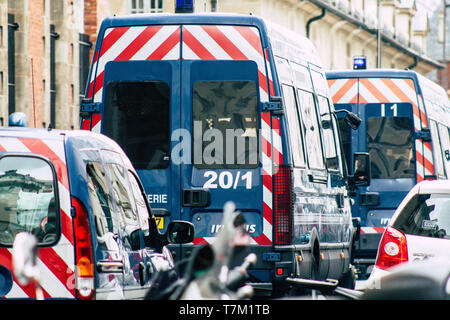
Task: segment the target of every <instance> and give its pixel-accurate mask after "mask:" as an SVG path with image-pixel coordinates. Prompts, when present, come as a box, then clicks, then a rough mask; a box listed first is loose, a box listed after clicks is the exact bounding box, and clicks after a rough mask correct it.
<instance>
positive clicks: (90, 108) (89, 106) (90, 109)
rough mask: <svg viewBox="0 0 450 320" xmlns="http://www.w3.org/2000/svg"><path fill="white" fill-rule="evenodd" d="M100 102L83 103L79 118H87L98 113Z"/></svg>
mask: <svg viewBox="0 0 450 320" xmlns="http://www.w3.org/2000/svg"><path fill="white" fill-rule="evenodd" d="M100 111H101V102H85V103H82V104H81V106H80V116H81V117H87V116H89V115H90V114H91V113H100Z"/></svg>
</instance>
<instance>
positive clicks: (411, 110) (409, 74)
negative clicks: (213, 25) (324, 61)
mask: <svg viewBox="0 0 450 320" xmlns="http://www.w3.org/2000/svg"><path fill="white" fill-rule="evenodd" d="M326 76H327V79H328V85H329V87H330V93H331V95H332V99H333V102H334V106H335V108H336V110H348V111H352V112H353V113H355V114H357V115H358V116H359V117H360V118H361V119H363V121H362V124H361V126H360V128H359V130H358V131H352V130H350V128H349V127H348V126H347V125H346V124H345V123H344V121H343V120H339V122H340V129H341V138H342V140H343V145H344V151H345V152H346V153H347V155H346V158H347V160H348V161H351V153H352V152H368V153H369V155H370V159H371V174H372V180H371V181H372V182H371V185H370V186H369V187H363V188H360V189H359V190H357V191H356V196H355V198H354V200H355V204H354V206H353V207H352V209H353V215H354V216H355V217H360V219H361V236H360V240H359V242H358V245H357V251H356V253H355V254H356V256H355V259H356V262H355V265H359V266H360V267H359V269H360V270H361V273H362V276H366V271H367V275H368V274H369V273H370V268H369V269H368V270H367V268H368V267H370V266H371V265H373V264H374V262H375V257H376V252H377V248H378V243H379V241H380V239H381V235H382V233H383V232H384V229H385V226H386V225H388V222H389V220H390V218H391V216H392V214H393V213H394V211H395V209H396V208H397V207H398V205H399V204H400V202H401V200H402V199H403V198H404V197H405V196H406V194H407V193H408V192H409V190H410V189H411V188H412V187H413V186H414V185H415V184H416V183H418V182H420V181H423V180H430V179H449V178H450V154H449V152H450V151H449V150H450V103H449V100H448V96H447V94H446V92H445V90H444V89H443V88H442V87H440V86H439V85H437V84H436V83H434V82H432V81H431V80H429V79H427V78H425V77H423V76H422V75H420V74H418V73H416V72H414V71H410V70H394V69H374V70H336V71H329V72H326ZM338 116H339V113H338Z"/></svg>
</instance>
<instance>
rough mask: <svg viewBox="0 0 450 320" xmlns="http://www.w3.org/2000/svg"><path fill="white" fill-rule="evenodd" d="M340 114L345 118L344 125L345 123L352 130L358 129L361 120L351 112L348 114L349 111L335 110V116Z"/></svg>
mask: <svg viewBox="0 0 450 320" xmlns="http://www.w3.org/2000/svg"><path fill="white" fill-rule="evenodd" d="M341 112H345V118H344V121H345V123H347V124H348V126H349V127H350V128H352V129H353V130H357V129H358V128H359V125H360V124H361V118H360V117H358V116H357V115H356V114H354V113H353V112H350V111H348V110H345V109H341V110H335V111H334V113H335V114H337V113H341Z"/></svg>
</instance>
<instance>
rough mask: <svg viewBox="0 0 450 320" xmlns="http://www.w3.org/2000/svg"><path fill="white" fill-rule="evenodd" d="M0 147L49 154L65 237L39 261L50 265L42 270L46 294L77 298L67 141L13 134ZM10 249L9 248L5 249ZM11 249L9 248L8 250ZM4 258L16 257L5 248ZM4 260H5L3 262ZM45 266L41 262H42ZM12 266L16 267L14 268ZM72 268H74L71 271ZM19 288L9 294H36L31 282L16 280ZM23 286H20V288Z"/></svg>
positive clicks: (3, 139)
mask: <svg viewBox="0 0 450 320" xmlns="http://www.w3.org/2000/svg"><path fill="white" fill-rule="evenodd" d="M0 146H1V147H0V148H2V149H3V150H5V151H10V152H33V153H36V154H41V155H43V156H45V157H47V158H49V159H50V160H51V161H52V162H53V164H54V166H55V169H56V171H57V174H58V190H59V198H60V208H61V214H60V217H61V228H62V230H61V238H60V240H59V242H58V243H57V244H56V245H55V246H54V247H52V248H41V249H40V250H39V259H38V260H39V261H38V262H41V263H42V264H43V265H45V266H46V268H45V269H44V270H41V271H42V273H43V274H41V285H42V287H43V293H44V297H46V298H48V297H55V298H73V297H74V291H73V288H72V285H73V283H72V282H73V281H72V280H71V279H72V278H73V270H72V269H71V268H69V266H73V265H74V261H73V260H74V258H73V254H74V248H73V227H72V222H71V219H72V218H71V216H70V214H69V213H70V193H69V190H68V186H69V183H68V176H67V168H66V163H65V153H64V144H63V142H62V141H53V140H52V141H48V142H46V141H43V140H41V139H32V138H9V137H2V139H0ZM5 250H6V249H5ZM6 251H7V250H6ZM0 252H2V253H3V259H4V260H5V259H12V257H10V254H7V253H5V252H4V250H3V249H0ZM2 264H3V263H2ZM40 267H41V266H40ZM11 270H12V269H11ZM71 270H72V271H71ZM15 288H16V290H12V291H11V293H10V294H9V295H7V297H8V298H20V297H24V298H27V297H31V298H35V290H34V288H33V287H32V286H31V287H29V286H25V287H24V286H21V285H20V284H19V283H17V282H15ZM19 288H20V289H19Z"/></svg>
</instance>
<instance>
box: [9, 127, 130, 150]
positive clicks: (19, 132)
mask: <svg viewBox="0 0 450 320" xmlns="http://www.w3.org/2000/svg"><path fill="white" fill-rule="evenodd" d="M0 137H20V138H30V139H41V140H59V141H64V139H65V138H68V139H71V138H86V141H92V140H93V138H95V139H96V140H99V141H101V142H102V143H103V144H104V145H103V146H102V147H103V148H104V147H105V146H106V145H107V146H109V147H110V148H111V150H114V151H117V152H123V151H122V149H121V148H120V146H119V145H118V144H117V143H116V142H115V141H114V140H112V139H110V138H109V137H107V136H105V135H103V134H100V133H96V132H93V131H88V130H59V129H51V130H48V129H42V128H28V127H0ZM0 139H1V138H0Z"/></svg>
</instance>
